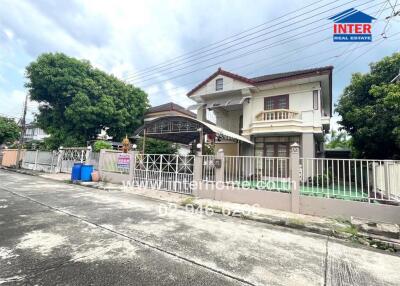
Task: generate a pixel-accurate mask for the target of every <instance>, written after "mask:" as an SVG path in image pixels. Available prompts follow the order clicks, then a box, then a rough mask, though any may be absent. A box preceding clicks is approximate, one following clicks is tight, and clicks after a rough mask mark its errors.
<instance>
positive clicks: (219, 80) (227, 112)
mask: <svg viewBox="0 0 400 286" xmlns="http://www.w3.org/2000/svg"><path fill="white" fill-rule="evenodd" d="M332 69H333V67H332V66H328V67H321V68H313V69H307V70H299V71H292V72H286V73H278V74H271V75H264V76H260V77H255V78H246V77H243V76H240V75H236V74H233V73H230V72H227V71H224V70H222V69H221V68H219V69H218V70H217V71H216V72H215V73H214V74H212V75H211V76H210V77H208V78H207V79H206V80H204V81H203V82H201V83H200V84H199V85H198V86H196V87H195V88H194V89H193V90H191V91H190V92H189V93H188V94H187V95H188V97H189V98H191V99H193V100H194V101H196V102H197V105H196V108H197V119H199V120H203V121H204V120H205V119H206V118H207V112H213V113H214V114H215V117H216V125H217V126H218V127H222V128H224V129H227V130H229V131H231V132H234V133H237V134H240V135H242V136H244V137H246V138H248V139H250V140H251V141H252V142H254V143H255V144H254V145H253V146H252V145H250V144H240V145H239V143H234V144H236V145H237V147H236V148H232V147H227V145H226V143H225V145H222V144H221V146H222V148H224V149H227V150H226V151H228V152H225V153H229V154H230V155H238V154H240V155H256V156H268V157H272V156H278V157H286V156H289V146H290V144H293V143H294V142H297V143H299V144H300V146H301V156H303V157H309V158H313V157H317V156H320V155H321V154H322V151H323V150H322V149H323V143H322V142H323V141H322V137H323V134H324V132H327V131H329V124H330V118H331V116H332ZM216 144H217V143H216ZM235 153H236V154H235Z"/></svg>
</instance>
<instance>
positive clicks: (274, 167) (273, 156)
mask: <svg viewBox="0 0 400 286" xmlns="http://www.w3.org/2000/svg"><path fill="white" fill-rule="evenodd" d="M264 156H265V157H268V158H269V159H268V160H267V161H266V163H265V170H266V172H265V173H266V175H267V176H269V177H270V176H272V177H287V173H288V164H287V159H286V157H289V143H266V144H264ZM281 157H284V158H281Z"/></svg>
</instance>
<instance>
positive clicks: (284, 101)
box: [264, 94, 289, 110]
mask: <svg viewBox="0 0 400 286" xmlns="http://www.w3.org/2000/svg"><path fill="white" fill-rule="evenodd" d="M273 109H289V94H284V95H277V96H269V97H265V98H264V110H273Z"/></svg>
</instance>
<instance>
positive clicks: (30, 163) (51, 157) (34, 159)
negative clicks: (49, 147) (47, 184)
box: [22, 150, 58, 173]
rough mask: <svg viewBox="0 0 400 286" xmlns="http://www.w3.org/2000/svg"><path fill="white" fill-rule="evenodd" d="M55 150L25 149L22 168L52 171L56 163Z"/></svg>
mask: <svg viewBox="0 0 400 286" xmlns="http://www.w3.org/2000/svg"><path fill="white" fill-rule="evenodd" d="M57 156H58V154H57V152H55V151H52V152H51V151H39V150H27V151H25V153H24V156H23V159H22V168H24V169H29V170H37V171H43V172H49V173H51V172H54V170H55V168H56V165H57Z"/></svg>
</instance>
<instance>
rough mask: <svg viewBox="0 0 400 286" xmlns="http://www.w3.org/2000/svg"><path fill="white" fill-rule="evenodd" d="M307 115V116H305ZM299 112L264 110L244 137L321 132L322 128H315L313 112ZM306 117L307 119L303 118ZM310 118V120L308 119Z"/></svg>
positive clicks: (244, 130)
mask: <svg viewBox="0 0 400 286" xmlns="http://www.w3.org/2000/svg"><path fill="white" fill-rule="evenodd" d="M303 113H305V114H303ZM303 113H300V112H297V111H292V110H289V109H274V110H264V111H261V112H260V113H258V114H257V115H256V116H255V117H254V121H253V122H251V123H250V124H249V127H248V128H244V129H243V132H242V135H243V136H250V135H256V134H262V133H293V132H294V133H298V132H311V133H313V132H320V131H321V126H314V124H313V119H312V118H313V116H312V111H311V114H308V113H307V112H303ZM303 116H305V118H303ZM308 117H310V118H308Z"/></svg>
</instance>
